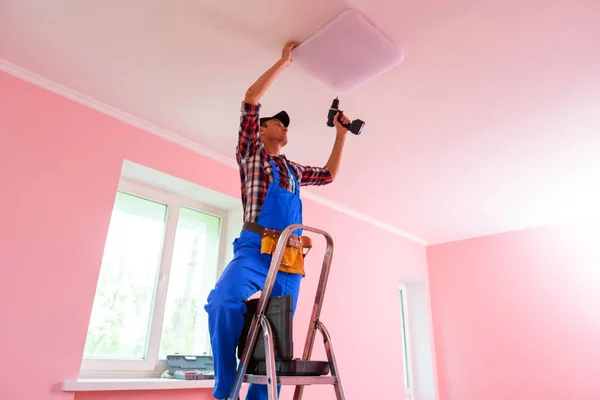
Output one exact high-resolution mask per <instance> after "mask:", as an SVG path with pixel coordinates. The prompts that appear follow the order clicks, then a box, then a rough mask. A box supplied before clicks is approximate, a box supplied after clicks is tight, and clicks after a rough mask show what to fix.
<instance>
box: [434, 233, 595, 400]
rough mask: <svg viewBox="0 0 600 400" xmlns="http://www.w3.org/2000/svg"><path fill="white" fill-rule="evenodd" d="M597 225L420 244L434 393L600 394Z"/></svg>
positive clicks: (488, 398)
mask: <svg viewBox="0 0 600 400" xmlns="http://www.w3.org/2000/svg"><path fill="white" fill-rule="evenodd" d="M599 242H600V224H597V223H596V224H594V223H587V224H578V225H575V224H572V225H569V226H566V225H565V226H555V227H546V228H537V229H530V230H524V231H519V232H512V233H505V234H498V235H494V236H487V237H481V238H476V239H471V240H465V241H460V242H455V243H449V244H443V245H438V246H432V247H429V248H428V249H427V257H428V263H429V277H430V285H431V301H432V313H433V323H434V332H435V348H436V352H437V367H438V383H439V391H440V399H441V400H484V399H485V400H505V399H515V400H520V399H523V400H563V399H571V400H596V399H600V379H599V375H598V374H599V371H600V311H599V306H600V269H599V267H600V245H599Z"/></svg>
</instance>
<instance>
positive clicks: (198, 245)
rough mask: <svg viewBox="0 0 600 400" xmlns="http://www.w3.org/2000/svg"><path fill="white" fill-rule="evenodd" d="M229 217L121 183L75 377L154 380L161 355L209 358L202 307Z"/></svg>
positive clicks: (216, 271) (162, 367) (214, 274)
mask: <svg viewBox="0 0 600 400" xmlns="http://www.w3.org/2000/svg"><path fill="white" fill-rule="evenodd" d="M226 216H227V212H226V211H223V210H219V209H216V208H213V207H209V206H207V205H204V204H201V203H199V202H197V201H195V200H192V199H189V198H185V197H182V196H178V195H175V194H172V193H168V192H164V191H161V190H159V189H155V188H152V187H149V186H145V185H142V184H138V183H134V182H131V181H125V182H124V183H123V184H122V185H121V186H120V188H119V191H118V193H117V195H116V199H115V203H114V207H113V211H112V215H111V220H110V226H109V230H108V235H107V238H106V243H105V248H104V254H103V258H102V265H101V269H100V274H99V278H98V285H97V288H96V293H95V297H94V303H93V308H92V313H91V318H90V323H89V328H88V333H87V337H86V342H85V348H84V359H83V363H82V371H81V375H80V377H99V376H111V377H114V376H131V377H143V376H159V375H160V374H161V373H162V372H164V371H165V370H166V369H167V366H166V361H165V359H166V355H167V354H174V353H180V354H194V355H201V354H210V341H209V336H208V320H207V315H206V312H205V311H204V304H205V302H206V298H207V296H208V293H209V291H210V290H211V289H212V287H213V286H214V284H215V282H216V279H217V276H218V274H219V271H220V267H221V264H222V257H223V242H224V240H223V237H224V233H225V228H224V227H225V226H226Z"/></svg>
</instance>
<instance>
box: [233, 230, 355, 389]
mask: <svg viewBox="0 0 600 400" xmlns="http://www.w3.org/2000/svg"><path fill="white" fill-rule="evenodd" d="M297 229H302V230H303V231H308V232H313V233H316V234H320V235H323V236H324V237H325V239H326V241H327V248H326V250H325V256H324V258H323V266H322V267H321V277H320V279H319V285H318V286H317V292H316V295H315V302H314V305H313V310H312V316H311V320H310V324H309V327H308V333H307V335H306V344H305V345H304V352H303V354H302V360H310V357H311V354H312V349H313V344H314V342H315V335H316V331H317V330H319V331H320V332H321V335H322V336H323V343H324V345H325V352H326V354H327V360H328V362H329V371H330V372H329V375H321V376H277V374H276V371H275V351H274V347H273V333H272V330H271V325H270V324H269V320H268V319H267V317H266V316H265V311H266V308H267V302H268V299H269V298H270V297H271V290H272V289H273V285H274V283H275V277H276V276H277V272H278V270H279V265H280V263H281V260H282V259H283V251H284V250H285V247H286V244H287V243H288V241H289V238H290V235H291V233H292V232H293V231H295V230H297ZM332 258H333V239H332V238H331V236H330V235H329V234H328V233H327V232H325V231H323V230H320V229H317V228H312V227H310V226H305V225H302V224H293V225H290V226H288V227H287V228H285V229H284V230H283V231H282V232H281V235H280V237H279V240H278V242H277V246H276V248H275V252H274V253H273V257H272V260H271V266H270V268H269V272H268V274H267V278H266V280H265V284H264V287H263V290H262V293H261V296H260V299H259V301H258V305H257V308H256V312H255V314H254V318H253V320H252V324H251V325H250V330H249V333H248V337H247V339H246V343H245V345H244V350H243V352H242V357H241V359H240V361H239V363H238V368H237V372H236V377H235V381H234V384H233V387H232V389H231V392H230V393H229V397H228V398H227V399H228V400H238V398H239V394H240V390H241V388H242V383H244V382H246V383H254V384H259V385H267V391H268V394H269V400H278V395H277V385H278V384H279V385H293V386H296V390H295V392H294V400H300V399H302V394H303V391H304V386H306V385H333V388H334V391H335V395H336V399H337V400H345V399H346V397H345V396H344V390H343V388H342V382H341V380H340V375H339V370H338V366H337V362H336V359H335V354H334V351H333V346H332V344H331V337H330V335H329V332H328V331H327V329H326V328H325V325H323V323H322V322H321V321H320V320H319V317H320V315H321V306H322V305H323V297H324V294H325V287H326V286H327V279H328V277H329V268H330V266H331V259H332ZM259 324H260V326H261V327H262V328H263V340H264V343H265V358H266V372H267V374H266V375H252V374H246V370H247V367H248V362H249V361H250V355H251V353H252V351H253V349H254V346H255V344H256V340H257V336H258V330H259Z"/></svg>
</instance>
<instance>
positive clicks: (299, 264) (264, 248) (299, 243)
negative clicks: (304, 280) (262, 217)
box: [260, 235, 312, 276]
mask: <svg viewBox="0 0 600 400" xmlns="http://www.w3.org/2000/svg"><path fill="white" fill-rule="evenodd" d="M278 240H279V237H278V236H272V235H263V237H262V240H261V249H260V252H261V253H263V254H273V253H274V252H275V248H276V247H277V242H278ZM310 242H311V241H310V239H309V238H307V237H301V238H298V237H290V239H289V240H288V245H287V246H286V248H285V250H284V251H283V258H282V260H281V264H280V265H279V271H283V272H289V273H291V274H302V276H305V272H304V257H306V254H308V251H310V248H311V247H312V244H311V243H310ZM304 249H307V252H306V253H304Z"/></svg>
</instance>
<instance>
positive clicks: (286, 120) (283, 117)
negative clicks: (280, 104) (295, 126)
mask: <svg viewBox="0 0 600 400" xmlns="http://www.w3.org/2000/svg"><path fill="white" fill-rule="evenodd" d="M271 119H277V120H279V121H281V123H282V124H283V126H285V127H286V128H287V127H288V126H289V125H290V116H289V115H288V113H286V112H285V111H279V112H278V113H277V114H275V115H273V116H272V117H263V118H261V119H260V124H261V125H262V124H263V123H265V122H267V121H269V120H271Z"/></svg>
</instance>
